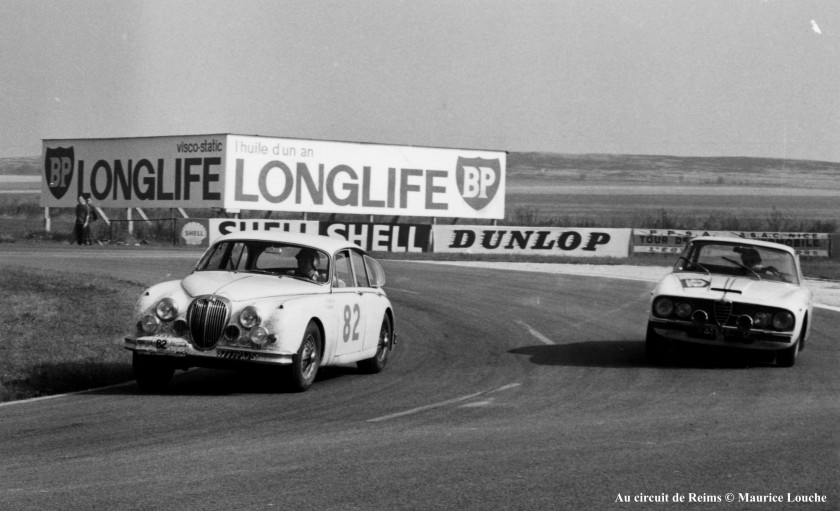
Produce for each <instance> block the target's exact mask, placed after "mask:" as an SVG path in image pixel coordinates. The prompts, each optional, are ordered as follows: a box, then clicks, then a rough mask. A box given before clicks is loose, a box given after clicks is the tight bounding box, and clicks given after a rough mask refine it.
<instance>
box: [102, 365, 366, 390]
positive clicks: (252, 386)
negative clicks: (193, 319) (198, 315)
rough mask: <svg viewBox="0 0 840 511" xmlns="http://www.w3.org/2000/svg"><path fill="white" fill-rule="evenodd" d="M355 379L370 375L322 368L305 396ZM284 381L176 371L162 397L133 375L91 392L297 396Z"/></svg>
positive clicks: (262, 374)
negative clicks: (326, 385)
mask: <svg viewBox="0 0 840 511" xmlns="http://www.w3.org/2000/svg"><path fill="white" fill-rule="evenodd" d="M129 369H130V367H129ZM261 369H262V370H261ZM272 369H276V368H272ZM354 376H363V377H366V378H369V377H370V375H367V374H364V373H362V372H361V371H359V370H358V369H357V368H356V367H350V366H347V367H344V366H330V367H322V368H321V369H320V370H319V371H318V376H317V378H316V379H315V383H314V385H313V387H312V388H311V389H309V391H307V392H306V393H309V392H313V391H316V390H317V389H318V387H319V384H321V385H323V384H324V383H325V382H328V381H330V380H334V379H340V378H353V377H354ZM283 377H284V375H283V373H282V372H280V371H270V370H267V369H263V368H253V370H251V371H234V370H225V369H207V368H193V369H190V370H188V371H180V370H179V371H176V372H175V376H174V377H173V378H172V381H171V382H170V383H169V385H168V386H167V387H166V389H165V390H164V391H163V392H159V393H142V392H140V390H139V389H138V388H137V385H136V383H135V382H134V377H133V376H131V375H129V377H128V378H127V381H126V382H125V385H119V386H116V387H109V388H102V389H94V390H91V391H89V393H91V394H105V395H131V394H147V395H155V394H158V395H167V396H230V395H236V394H252V395H260V394H290V395H293V394H298V393H297V392H293V391H291V390H289V388H288V387H287V386H286V384H285V380H284V378H283Z"/></svg>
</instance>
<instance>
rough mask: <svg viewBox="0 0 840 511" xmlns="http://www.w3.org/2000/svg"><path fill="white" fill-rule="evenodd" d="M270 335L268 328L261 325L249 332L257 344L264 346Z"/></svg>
mask: <svg viewBox="0 0 840 511" xmlns="http://www.w3.org/2000/svg"><path fill="white" fill-rule="evenodd" d="M269 337H270V336H269V333H268V330H266V329H265V327H261V326H258V327H255V328H252V329H251V332H250V333H249V334H248V339H249V340H250V341H251V342H252V343H254V344H256V345H257V346H262V345H264V344H265V343H267V342H268V340H269Z"/></svg>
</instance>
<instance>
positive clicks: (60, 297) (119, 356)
mask: <svg viewBox="0 0 840 511" xmlns="http://www.w3.org/2000/svg"><path fill="white" fill-rule="evenodd" d="M142 288H143V286H142V285H141V284H138V283H132V282H126V281H121V280H115V279H110V278H104V277H96V276H90V275H87V276H80V275H77V274H73V273H69V272H68V273H58V272H50V273H49V274H44V272H38V271H34V270H31V269H27V268H23V267H20V268H18V267H14V268H11V267H4V268H3V271H2V272H0V289H2V290H3V292H2V293H0V310H3V311H4V313H3V314H2V316H0V332H3V333H2V334H0V335H2V342H0V401H10V400H17V399H25V398H30V397H37V396H43V395H50V394H60V393H64V392H73V391H78V390H85V389H89V388H94V387H101V386H103V385H109V384H115V383H122V382H125V381H128V380H131V379H132V378H133V376H132V375H131V364H130V361H131V357H130V354H129V353H128V351H126V350H124V349H121V348H120V344H119V343H118V341H121V340H122V336H123V335H124V334H125V333H126V331H127V330H128V326H127V325H128V323H127V322H128V321H130V320H131V318H130V312H131V311H132V310H133V308H134V302H135V301H136V299H137V295H138V293H139V292H140V290H142ZM104 304H107V307H106V306H104ZM114 311H123V312H125V314H122V313H120V314H115V312H114Z"/></svg>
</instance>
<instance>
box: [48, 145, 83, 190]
mask: <svg viewBox="0 0 840 511" xmlns="http://www.w3.org/2000/svg"><path fill="white" fill-rule="evenodd" d="M74 160H75V157H74V156H73V148H72V147H55V148H52V147H48V148H47V152H46V154H45V155H44V179H45V180H46V182H47V186H48V187H49V189H50V193H52V194H53V197H55V198H56V199H61V198H62V197H64V194H65V193H67V190H69V189H70V183H71V182H72V181H73V167H74V163H75V161H74Z"/></svg>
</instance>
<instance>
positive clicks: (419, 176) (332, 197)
mask: <svg viewBox="0 0 840 511" xmlns="http://www.w3.org/2000/svg"><path fill="white" fill-rule="evenodd" d="M505 167H506V153H504V152H490V151H476V150H467V149H439V148H427V147H411V146H390V145H375V144H360V143H349V142H329V141H315V140H296V139H282V138H267V137H247V136H239V135H230V136H229V137H228V142H227V160H226V162H225V168H226V169H227V179H228V181H227V183H226V186H225V196H224V206H225V208H227V209H229V210H237V209H240V210H273V211H296V212H312V213H346V214H364V215H398V216H413V217H418V216H419V217H458V218H483V219H500V218H504V216H505Z"/></svg>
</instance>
